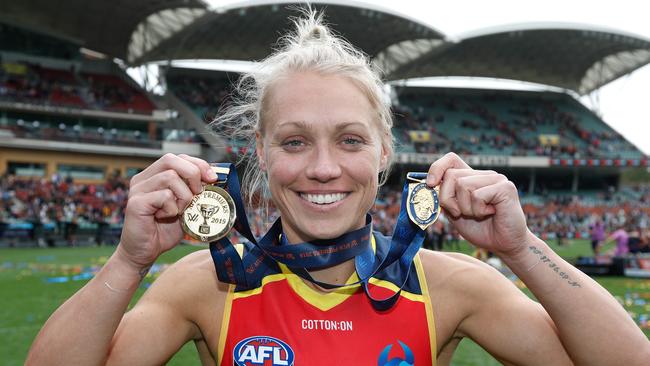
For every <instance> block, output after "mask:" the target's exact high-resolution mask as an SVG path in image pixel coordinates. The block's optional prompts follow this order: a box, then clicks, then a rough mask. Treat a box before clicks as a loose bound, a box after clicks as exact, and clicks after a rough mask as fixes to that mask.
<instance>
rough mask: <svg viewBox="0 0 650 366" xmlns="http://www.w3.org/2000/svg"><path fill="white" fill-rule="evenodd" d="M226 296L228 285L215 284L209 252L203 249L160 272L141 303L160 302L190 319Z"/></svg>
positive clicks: (215, 278) (216, 281) (215, 279)
mask: <svg viewBox="0 0 650 366" xmlns="http://www.w3.org/2000/svg"><path fill="white" fill-rule="evenodd" d="M227 293H228V285H227V284H224V283H221V282H219V281H218V279H217V276H216V271H215V269H214V264H213V262H212V257H211V256H210V252H209V250H207V249H205V250H199V251H196V252H193V253H190V254H188V255H186V256H185V257H183V258H181V259H180V260H178V261H177V262H176V263H174V264H172V265H171V266H170V267H169V268H167V269H166V270H165V271H163V273H162V274H161V275H160V277H159V278H158V279H156V281H154V283H153V284H152V286H151V287H150V288H149V290H148V291H147V292H146V293H145V295H144V296H143V297H142V301H145V302H147V301H163V302H166V303H168V304H170V305H172V306H173V307H174V308H178V310H179V311H182V312H184V313H187V315H192V313H194V312H195V311H199V310H200V307H201V306H202V305H207V306H215V303H216V302H221V301H223V298H224V297H225V295H226V294H227ZM220 300H221V301H220Z"/></svg>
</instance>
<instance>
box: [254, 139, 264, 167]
mask: <svg viewBox="0 0 650 366" xmlns="http://www.w3.org/2000/svg"><path fill="white" fill-rule="evenodd" d="M255 154H256V155H257V163H258V165H259V167H260V169H261V170H262V171H266V160H265V159H264V136H262V133H261V132H260V131H259V130H257V131H255Z"/></svg>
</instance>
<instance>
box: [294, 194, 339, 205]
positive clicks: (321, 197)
mask: <svg viewBox="0 0 650 366" xmlns="http://www.w3.org/2000/svg"><path fill="white" fill-rule="evenodd" d="M345 196H347V193H328V194H305V193H301V194H300V197H302V198H304V199H306V200H307V201H309V202H311V203H316V204H319V205H326V204H330V203H334V202H337V201H340V200H342V199H344V198H345Z"/></svg>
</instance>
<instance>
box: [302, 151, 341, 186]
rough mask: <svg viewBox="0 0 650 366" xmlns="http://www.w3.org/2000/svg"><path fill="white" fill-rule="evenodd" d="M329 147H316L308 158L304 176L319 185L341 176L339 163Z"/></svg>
mask: <svg viewBox="0 0 650 366" xmlns="http://www.w3.org/2000/svg"><path fill="white" fill-rule="evenodd" d="M333 150H334V149H333V148H332V147H330V146H317V147H316V148H315V149H313V150H312V154H311V156H310V157H309V162H308V163H307V168H306V170H305V174H306V175H307V178H309V179H314V180H317V181H319V182H321V183H324V182H328V181H330V180H332V179H336V178H338V177H340V176H341V161H339V157H338V155H337V154H336V152H335V151H333Z"/></svg>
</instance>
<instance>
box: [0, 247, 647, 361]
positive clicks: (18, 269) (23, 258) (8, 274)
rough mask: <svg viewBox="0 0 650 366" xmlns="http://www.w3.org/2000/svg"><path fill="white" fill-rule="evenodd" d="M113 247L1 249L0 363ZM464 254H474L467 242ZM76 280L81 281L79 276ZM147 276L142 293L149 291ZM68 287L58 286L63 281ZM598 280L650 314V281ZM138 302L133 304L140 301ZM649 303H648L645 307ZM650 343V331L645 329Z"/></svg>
mask: <svg viewBox="0 0 650 366" xmlns="http://www.w3.org/2000/svg"><path fill="white" fill-rule="evenodd" d="M197 249H199V248H196V247H191V246H180V247H177V248H175V249H174V250H172V251H170V252H168V253H165V255H163V256H162V257H161V258H160V259H159V261H158V263H162V264H164V263H172V262H174V261H176V260H177V259H178V258H181V257H182V256H184V255H186V254H187V253H189V252H191V251H194V250H197ZM554 249H555V250H556V251H557V252H558V253H559V254H560V255H562V256H563V257H565V258H575V257H577V256H580V255H589V253H590V247H589V243H588V242H586V241H574V242H571V243H570V244H569V245H567V246H565V247H559V248H558V247H554ZM113 250H114V247H85V248H53V249H2V250H0V289H1V294H2V296H0V355H1V356H0V357H1V359H0V364H1V365H7V366H9V365H22V364H23V363H24V360H25V356H26V354H27V351H28V349H29V346H30V344H31V343H32V340H33V339H34V337H35V336H36V334H37V332H38V330H39V329H40V328H41V326H42V325H43V323H44V322H45V321H46V320H47V318H48V317H49V315H50V314H51V313H52V312H53V311H54V310H55V309H56V308H57V307H58V306H59V305H60V304H61V303H62V302H63V301H65V299H67V298H68V297H69V296H71V295H72V294H73V293H74V292H75V291H77V290H78V289H79V288H81V287H82V286H83V285H84V284H85V283H86V281H87V278H86V277H85V276H84V273H86V272H87V271H89V270H92V268H93V267H97V266H100V265H101V264H102V263H103V262H104V261H105V260H106V259H107V258H108V256H110V255H111V253H112V252H113ZM461 251H462V252H465V253H471V252H472V251H473V249H472V248H471V247H470V246H469V245H467V244H465V243H463V244H461ZM75 276H76V277H75ZM155 277H156V276H155V274H154V275H153V276H150V277H148V278H147V279H146V280H145V282H144V285H143V286H142V288H140V289H139V290H138V292H137V296H136V299H137V298H139V296H141V295H142V293H143V292H144V291H145V290H144V287H145V286H146V284H148V283H151V281H153V280H154V279H155ZM64 279H65V282H56V281H64ZM597 280H598V281H599V282H600V283H601V284H602V285H603V286H605V287H606V288H607V289H608V290H609V291H610V292H611V293H612V294H614V295H615V296H617V297H618V298H620V299H621V301H623V302H624V303H625V306H626V309H627V310H628V311H630V312H632V313H635V314H644V313H645V314H648V313H650V280H638V279H627V278H613V277H600V278H597ZM136 299H134V301H136ZM638 299H644V301H647V302H646V304H641V303H642V302H643V301H638ZM644 331H645V333H646V335H647V336H648V337H649V338H650V331H649V330H647V329H646V330H644ZM169 364H170V365H194V364H199V361H198V357H197V356H196V352H195V350H194V346H193V345H192V344H187V345H186V346H185V347H184V348H183V349H182V350H181V351H180V352H179V353H178V354H177V355H176V356H175V357H174V358H173V359H172V360H171V362H170V363H169ZM453 364H454V365H498V364H499V363H498V362H497V361H496V360H494V359H493V358H492V357H491V356H490V355H489V354H487V353H486V352H485V351H483V350H482V349H481V348H480V347H479V346H478V345H476V344H475V343H473V342H472V341H471V340H464V341H463V342H462V343H461V345H460V347H459V349H458V350H457V351H456V354H455V356H454V360H453Z"/></svg>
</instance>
